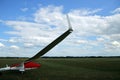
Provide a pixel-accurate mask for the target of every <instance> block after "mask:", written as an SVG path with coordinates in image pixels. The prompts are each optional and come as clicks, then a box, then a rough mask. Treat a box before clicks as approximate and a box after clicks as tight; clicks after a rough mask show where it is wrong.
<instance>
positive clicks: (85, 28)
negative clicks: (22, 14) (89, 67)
mask: <svg viewBox="0 0 120 80" xmlns="http://www.w3.org/2000/svg"><path fill="white" fill-rule="evenodd" d="M63 9H64V7H63V6H52V5H50V6H47V7H41V8H39V9H38V10H37V11H36V12H35V13H34V21H33V22H28V21H5V24H6V25H8V26H11V27H12V28H13V31H7V32H6V33H7V34H9V35H15V36H17V37H16V38H15V37H11V38H10V39H9V42H17V43H18V44H21V45H22V46H24V47H25V49H26V48H31V47H36V48H37V49H36V48H33V49H31V51H30V53H33V52H34V51H35V50H39V47H40V46H45V45H47V44H49V43H50V42H51V41H53V40H54V39H55V38H56V37H57V36H59V35H60V34H62V33H63V32H64V31H65V30H66V29H67V27H66V26H67V20H66V17H65V14H64V13H63ZM101 10H102V9H95V10H89V9H83V10H78V9H74V10H70V12H68V14H69V17H70V21H71V24H72V26H73V29H74V32H73V33H72V34H71V36H69V37H68V38H67V39H66V41H65V42H62V44H61V46H59V47H58V49H59V51H58V54H59V55H60V53H61V55H64V54H63V53H64V52H66V54H67V55H69V54H70V55H74V53H73V51H76V52H82V53H84V54H86V55H90V54H91V55H92V54H93V55H102V53H105V54H106V55H107V53H106V51H109V53H110V51H111V52H116V53H118V55H119V54H120V53H119V52H120V50H118V49H114V47H115V46H118V44H119V42H120V31H119V30H120V27H119V25H120V14H114V15H110V16H101V15H95V14H96V13H97V12H99V11H101ZM93 38H94V39H93ZM112 41H113V42H112ZM114 41H117V42H114ZM75 42H76V43H77V44H85V45H76V44H74V43H75ZM68 45H69V46H68ZM38 46H39V47H38ZM63 46H64V47H65V49H64V50H62V49H63V48H62V47H63ZM70 46H71V47H70ZM17 47H18V46H16V48H17ZM13 48H15V46H13ZM40 48H41V47H40ZM42 48H43V47H42ZM69 48H70V49H69ZM18 49H19V47H18ZM58 49H57V48H55V50H53V52H52V53H54V51H55V53H56V54H55V55H57V52H56V51H57V50H58ZM28 51H29V50H28ZM84 54H82V55H84ZM105 54H103V55H105ZM31 55H32V54H31ZM50 55H52V54H50ZM76 55H78V56H81V54H78V53H76Z"/></svg>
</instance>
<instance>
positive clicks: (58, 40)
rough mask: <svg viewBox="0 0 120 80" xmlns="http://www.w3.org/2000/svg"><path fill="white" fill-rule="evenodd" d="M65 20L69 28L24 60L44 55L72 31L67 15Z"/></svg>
mask: <svg viewBox="0 0 120 80" xmlns="http://www.w3.org/2000/svg"><path fill="white" fill-rule="evenodd" d="M67 21H68V26H69V29H68V30H67V31H66V32H64V33H63V34H62V35H61V36H59V37H58V38H56V39H55V40H54V41H53V42H51V43H50V44H49V45H47V46H46V47H45V48H43V49H42V50H41V51H39V52H38V53H37V54H36V55H35V56H33V57H31V58H29V59H28V60H26V61H31V60H35V59H37V58H39V57H40V56H42V55H44V54H45V53H47V52H48V51H49V50H51V49H52V48H53V47H55V46H56V45H57V44H58V43H60V42H61V41H62V40H64V39H65V38H66V37H67V36H68V35H69V34H70V33H71V32H72V31H73V29H72V27H71V24H70V20H69V17H68V15H67Z"/></svg>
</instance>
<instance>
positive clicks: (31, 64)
mask: <svg viewBox="0 0 120 80" xmlns="http://www.w3.org/2000/svg"><path fill="white" fill-rule="evenodd" d="M24 66H25V68H39V67H40V66H41V65H40V64H38V63H35V62H32V61H30V62H26V63H24Z"/></svg>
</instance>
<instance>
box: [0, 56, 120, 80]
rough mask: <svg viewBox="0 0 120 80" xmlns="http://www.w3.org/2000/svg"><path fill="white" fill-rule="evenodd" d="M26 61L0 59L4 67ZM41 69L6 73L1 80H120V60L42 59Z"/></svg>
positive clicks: (1, 76) (0, 77)
mask: <svg viewBox="0 0 120 80" xmlns="http://www.w3.org/2000/svg"><path fill="white" fill-rule="evenodd" d="M22 61H24V59H0V67H4V66H5V65H6V63H7V64H8V65H10V64H14V63H17V62H22ZM37 62H38V63H40V64H41V67H40V68H39V69H35V70H29V71H26V72H25V73H24V74H21V73H20V72H18V71H5V72H2V73H3V74H2V75H0V80H120V58H41V59H39V60H37Z"/></svg>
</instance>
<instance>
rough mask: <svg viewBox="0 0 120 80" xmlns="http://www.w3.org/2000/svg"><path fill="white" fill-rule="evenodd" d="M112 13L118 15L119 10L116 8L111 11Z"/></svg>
mask: <svg viewBox="0 0 120 80" xmlns="http://www.w3.org/2000/svg"><path fill="white" fill-rule="evenodd" d="M112 13H115V14H116V13H117V14H119V13H120V8H116V9H115V10H114V11H112Z"/></svg>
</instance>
